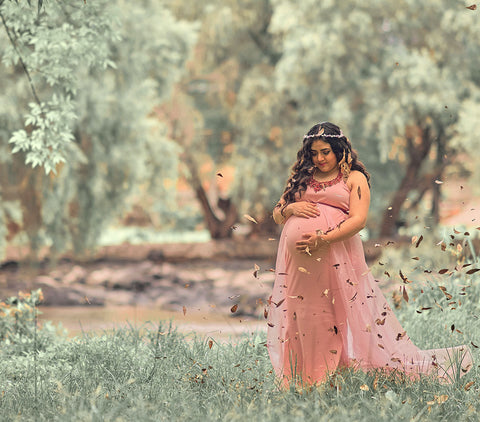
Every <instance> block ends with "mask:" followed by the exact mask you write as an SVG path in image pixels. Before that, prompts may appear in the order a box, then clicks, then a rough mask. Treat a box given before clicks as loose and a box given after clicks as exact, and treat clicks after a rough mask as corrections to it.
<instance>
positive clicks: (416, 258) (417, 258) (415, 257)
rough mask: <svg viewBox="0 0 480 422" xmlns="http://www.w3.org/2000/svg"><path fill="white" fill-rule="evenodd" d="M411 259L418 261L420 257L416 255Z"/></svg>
mask: <svg viewBox="0 0 480 422" xmlns="http://www.w3.org/2000/svg"><path fill="white" fill-rule="evenodd" d="M412 259H414V260H415V261H418V260H419V259H420V258H419V257H418V256H414V257H413V258H412Z"/></svg>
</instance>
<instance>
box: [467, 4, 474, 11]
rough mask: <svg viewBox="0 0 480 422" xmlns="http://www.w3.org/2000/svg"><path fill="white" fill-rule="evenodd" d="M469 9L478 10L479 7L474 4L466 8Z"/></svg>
mask: <svg viewBox="0 0 480 422" xmlns="http://www.w3.org/2000/svg"><path fill="white" fill-rule="evenodd" d="M465 7H466V8H467V9H470V10H477V5H476V4H472V5H471V6H465Z"/></svg>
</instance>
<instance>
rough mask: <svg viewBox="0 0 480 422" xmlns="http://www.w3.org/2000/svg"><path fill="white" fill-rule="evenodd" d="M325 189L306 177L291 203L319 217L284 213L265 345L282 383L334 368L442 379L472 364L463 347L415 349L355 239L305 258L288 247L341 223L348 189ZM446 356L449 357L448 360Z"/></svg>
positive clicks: (312, 378)
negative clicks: (305, 205) (303, 204)
mask: <svg viewBox="0 0 480 422" xmlns="http://www.w3.org/2000/svg"><path fill="white" fill-rule="evenodd" d="M340 176H341V174H339V176H337V178H336V179H335V180H334V181H332V182H330V184H329V186H328V185H327V186H325V185H323V186H322V185H321V184H320V183H319V182H316V181H315V180H313V179H310V180H309V183H308V186H307V190H306V191H305V192H303V194H302V195H301V197H298V196H297V201H309V202H312V203H315V204H317V207H318V209H319V211H320V215H319V216H318V217H312V218H302V217H296V216H291V217H290V218H288V220H287V221H286V223H285V226H284V228H283V231H282V234H281V238H280V243H279V247H278V254H277V262H276V278H275V284H274V287H273V292H272V296H271V298H270V301H269V302H270V306H269V314H268V336H267V347H268V351H269V354H270V359H271V361H272V365H273V367H274V369H275V373H276V375H277V376H278V377H279V378H280V379H283V382H284V385H287V384H288V383H289V382H290V381H291V380H292V379H294V378H295V379H297V380H298V378H297V377H300V379H301V380H302V382H303V383H306V384H316V383H321V382H322V381H324V380H325V379H326V378H327V375H328V374H329V373H333V372H335V370H336V369H337V367H339V366H340V367H341V366H343V367H354V368H359V369H364V370H369V369H373V368H383V369H385V370H392V371H394V370H397V371H401V372H403V373H406V374H407V375H411V376H413V377H415V376H418V375H419V374H436V375H437V376H438V377H440V378H442V379H443V380H445V381H446V382H448V381H449V380H451V379H452V377H454V376H455V373H456V371H459V370H458V366H456V365H455V363H452V361H455V360H456V361H457V362H458V361H461V369H460V371H459V372H460V375H463V374H464V373H466V372H467V371H468V370H469V369H470V368H471V367H472V357H471V354H470V350H469V348H468V346H465V345H463V346H457V347H451V348H445V349H431V350H420V349H419V348H418V347H416V346H415V345H414V344H413V343H412V341H411V340H410V338H409V337H408V335H407V334H406V333H405V331H404V330H403V328H402V326H401V325H400V323H399V322H398V320H397V318H396V317H395V315H394V313H393V312H392V309H391V308H390V307H389V305H388V303H387V301H386V300H385V297H384V296H383V294H382V292H381V290H380V288H379V287H378V285H377V283H376V282H375V280H374V278H373V276H372V274H371V273H370V272H369V269H368V267H367V265H366V263H365V257H364V251H363V245H362V241H361V239H360V236H359V234H356V235H354V236H353V237H351V238H349V239H347V240H344V241H341V242H336V243H332V244H331V245H329V246H328V248H325V249H323V250H320V251H315V252H312V256H309V255H308V254H305V253H300V252H299V251H297V250H296V249H295V242H296V241H297V240H300V239H302V234H303V233H307V232H312V231H315V230H316V229H322V230H323V232H326V231H328V230H329V229H332V228H333V229H335V228H336V227H337V226H338V225H339V224H340V223H341V222H342V221H344V220H346V219H347V218H348V209H349V198H350V191H349V189H348V187H347V185H346V183H345V182H344V181H343V180H342V178H341V177H340ZM452 357H453V358H452Z"/></svg>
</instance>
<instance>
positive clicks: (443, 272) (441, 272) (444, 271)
mask: <svg viewBox="0 0 480 422" xmlns="http://www.w3.org/2000/svg"><path fill="white" fill-rule="evenodd" d="M446 272H448V268H443V269H441V270H440V271H439V272H438V274H445V273H446Z"/></svg>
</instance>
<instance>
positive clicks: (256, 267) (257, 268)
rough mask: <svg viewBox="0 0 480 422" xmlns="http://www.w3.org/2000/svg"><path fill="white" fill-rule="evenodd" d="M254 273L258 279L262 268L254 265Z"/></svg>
mask: <svg viewBox="0 0 480 422" xmlns="http://www.w3.org/2000/svg"><path fill="white" fill-rule="evenodd" d="M253 268H254V271H253V276H254V277H255V278H258V271H259V270H260V267H259V266H258V265H257V264H254V267H253Z"/></svg>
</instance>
